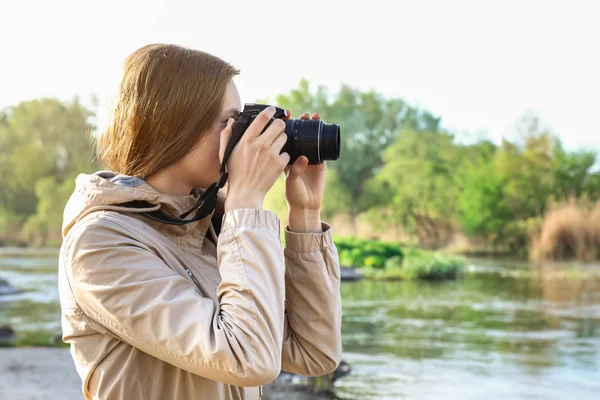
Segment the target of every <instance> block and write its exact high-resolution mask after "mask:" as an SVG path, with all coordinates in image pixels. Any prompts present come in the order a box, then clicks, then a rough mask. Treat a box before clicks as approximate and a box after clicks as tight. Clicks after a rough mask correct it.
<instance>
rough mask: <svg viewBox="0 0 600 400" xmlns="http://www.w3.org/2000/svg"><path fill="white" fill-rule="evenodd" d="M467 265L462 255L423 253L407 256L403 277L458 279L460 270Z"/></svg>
mask: <svg viewBox="0 0 600 400" xmlns="http://www.w3.org/2000/svg"><path fill="white" fill-rule="evenodd" d="M464 266H465V260H464V259H463V258H460V257H455V256H448V255H443V254H440V253H422V254H421V255H419V256H415V257H410V258H407V259H406V260H405V262H404V268H403V269H402V276H403V279H406V280H414V279H426V280H446V279H456V277H457V275H458V273H459V271H460V270H461V269H462V268H463V267H464Z"/></svg>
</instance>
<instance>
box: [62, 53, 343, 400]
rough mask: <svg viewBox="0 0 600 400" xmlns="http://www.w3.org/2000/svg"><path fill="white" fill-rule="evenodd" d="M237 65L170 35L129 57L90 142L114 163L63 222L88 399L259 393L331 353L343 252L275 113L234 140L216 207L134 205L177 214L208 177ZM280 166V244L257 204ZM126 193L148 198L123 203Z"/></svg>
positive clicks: (79, 191)
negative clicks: (104, 124)
mask: <svg viewBox="0 0 600 400" xmlns="http://www.w3.org/2000/svg"><path fill="white" fill-rule="evenodd" d="M237 73H238V71H237V70H236V69H234V68H233V67H232V66H231V65H229V64H227V63H225V62H224V61H222V60H221V59H219V58H217V57H214V56H212V55H209V54H206V53H203V52H200V51H196V50H190V49H187V48H183V47H179V46H173V45H162V44H155V45H149V46H146V47H143V48H141V49H139V50H137V51H135V52H134V53H133V54H131V55H130V56H129V57H128V58H127V60H126V62H125V70H124V76H123V80H122V82H121V86H120V92H119V99H118V103H117V105H116V110H115V113H114V117H113V120H112V121H111V124H110V126H109V127H108V129H107V130H106V131H105V132H104V133H103V134H102V135H101V137H100V138H99V141H98V154H99V157H100V158H101V160H102V161H103V162H104V163H105V164H106V165H107V167H108V168H109V169H110V170H111V171H112V172H109V171H100V172H97V173H95V174H91V175H84V174H81V175H79V176H78V177H77V180H76V184H77V186H76V189H75V191H74V193H73V195H72V197H71V198H70V200H69V202H68V204H67V206H66V208H65V215H64V223H63V238H64V241H63V245H62V248H61V254H60V265H59V270H60V272H59V289H60V300H61V309H62V327H63V340H64V341H65V342H67V343H70V344H71V354H72V356H73V360H74V361H75V365H76V367H77V371H78V373H79V375H80V376H81V378H82V381H83V394H84V396H85V398H86V399H127V400H130V399H144V400H151V399H161V400H162V399H258V398H260V396H261V391H260V388H259V386H260V385H262V384H265V383H267V382H269V381H271V380H273V379H274V378H275V377H277V375H278V374H279V372H280V370H281V369H284V370H286V371H291V372H295V373H299V374H304V375H322V374H327V373H330V372H332V371H333V370H334V369H335V368H336V366H337V364H338V363H339V361H340V357H341V339H340V329H341V306H340V304H341V301H340V293H339V276H340V274H339V262H338V256H337V252H336V249H335V247H334V245H333V241H332V232H331V227H330V226H329V225H327V224H325V223H322V222H321V220H320V213H319V209H320V205H321V199H322V196H323V189H324V175H325V168H324V166H322V165H321V166H308V165H307V164H308V160H307V159H306V158H305V157H301V158H299V159H298V160H297V161H296V162H295V163H294V165H293V166H291V168H289V167H286V166H287V164H288V162H289V155H288V154H286V153H282V154H280V151H281V149H282V148H283V145H284V143H285V141H286V136H285V133H284V132H283V130H284V123H283V122H282V121H279V120H277V121H275V122H274V123H272V124H271V125H270V126H269V128H268V129H267V130H266V131H265V132H264V134H262V135H260V132H261V131H262V130H263V128H264V127H265V126H266V123H267V121H268V120H269V119H270V117H271V116H272V115H273V110H271V109H267V110H265V111H264V112H263V113H262V114H261V115H260V116H259V117H257V118H256V120H255V121H254V122H253V123H252V125H251V126H250V127H249V128H248V130H247V131H246V133H245V134H244V136H243V138H242V140H241V141H240V142H239V144H238V145H237V146H236V148H235V150H234V151H233V153H232V155H231V157H230V159H229V161H228V163H227V171H228V173H229V180H228V185H227V186H228V188H227V195H226V196H224V195H221V196H220V197H219V202H218V204H217V209H216V210H215V211H214V212H213V213H212V215H211V216H209V217H206V218H204V219H201V220H198V221H195V222H192V223H188V224H184V225H173V224H164V223H161V222H158V221H155V220H153V219H151V218H148V216H147V215H145V214H143V213H144V212H148V211H154V210H157V209H160V210H161V211H162V212H164V213H165V214H168V215H169V216H170V217H178V216H180V215H182V213H184V211H187V210H188V209H189V208H190V207H192V206H193V205H194V203H195V202H196V199H197V197H198V196H199V195H200V194H201V193H202V191H203V190H202V189H200V188H206V187H207V186H209V185H210V184H211V183H213V182H214V181H216V179H217V177H218V175H219V166H220V158H221V157H222V156H223V151H224V148H225V146H226V144H227V142H228V139H229V137H230V135H231V132H232V123H233V119H232V118H231V117H233V116H235V115H236V114H237V113H239V111H240V108H241V103H240V99H239V95H238V92H237V89H236V86H235V84H234V83H233V81H232V78H233V77H234V76H235V75H236V74H237ZM302 118H308V115H307V114H305V115H303V116H302ZM313 118H319V116H318V114H315V115H313ZM282 172H285V174H286V200H287V202H288V205H289V226H288V227H287V228H286V229H285V238H286V247H285V249H282V247H281V241H280V237H279V232H280V226H279V220H278V219H277V217H276V215H275V214H273V213H272V212H269V211H265V210H263V209H262V206H263V199H264V196H265V194H266V193H267V191H268V190H269V189H270V188H271V186H272V185H273V183H274V182H275V180H276V179H277V177H278V176H279V175H280V174H281V173H282ZM136 200H139V201H143V202H146V203H143V204H146V206H142V207H140V208H128V207H124V206H121V205H120V204H123V203H127V202H131V201H136ZM147 203H151V205H152V206H151V207H148V206H147ZM193 217H194V213H192V214H191V215H189V216H188V217H187V218H186V219H192V218H193ZM221 223H222V224H221Z"/></svg>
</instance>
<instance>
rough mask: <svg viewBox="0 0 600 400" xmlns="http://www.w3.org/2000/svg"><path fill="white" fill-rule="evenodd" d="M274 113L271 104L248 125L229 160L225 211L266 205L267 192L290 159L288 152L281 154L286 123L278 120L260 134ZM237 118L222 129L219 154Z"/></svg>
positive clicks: (220, 154) (227, 140)
mask: <svg viewBox="0 0 600 400" xmlns="http://www.w3.org/2000/svg"><path fill="white" fill-rule="evenodd" d="M274 114H275V109H274V108H272V107H269V108H267V109H265V110H263V111H262V112H261V113H260V114H259V115H258V116H257V117H256V118H255V119H254V121H252V124H250V126H249V127H248V129H247V130H246V132H244V135H243V136H242V138H241V139H240V141H239V143H238V144H237V145H236V146H235V149H234V150H233V152H232V153H231V157H229V160H228V162H227V173H228V174H229V176H228V189H227V199H226V200H225V212H228V211H231V210H235V209H237V208H257V209H261V208H262V207H263V201H264V198H265V194H266V193H267V192H268V191H269V189H271V186H273V184H274V183H275V181H276V180H277V177H278V176H279V175H281V172H282V171H283V170H284V169H285V167H286V166H287V165H288V163H289V161H290V156H289V154H288V153H281V154H280V152H281V149H282V148H283V146H284V145H285V143H286V141H287V136H286V135H285V133H284V130H285V123H284V122H283V121H282V120H280V119H276V120H274V121H273V123H272V124H271V125H269V128H267V130H266V131H265V132H264V133H263V134H262V135H261V132H262V131H263V129H264V128H265V126H266V125H267V123H268V122H269V121H270V120H271V118H272V117H273V115H274ZM234 122H235V121H234V120H233V118H231V119H230V120H229V122H228V123H227V126H226V127H225V129H224V130H223V131H222V132H221V143H220V150H219V157H220V159H221V161H222V160H223V154H224V152H225V148H226V147H227V143H228V142H229V139H230V138H231V133H232V127H233V123H234Z"/></svg>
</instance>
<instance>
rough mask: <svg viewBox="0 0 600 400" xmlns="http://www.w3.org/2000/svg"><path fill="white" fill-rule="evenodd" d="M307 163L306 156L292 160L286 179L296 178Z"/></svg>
mask: <svg viewBox="0 0 600 400" xmlns="http://www.w3.org/2000/svg"><path fill="white" fill-rule="evenodd" d="M307 165H308V158H306V157H305V156H300V157H298V159H297V160H296V161H294V164H292V167H291V168H290V172H289V174H288V177H287V179H288V180H294V179H297V178H298V177H299V176H300V175H302V173H303V172H304V170H305V169H306V166H307Z"/></svg>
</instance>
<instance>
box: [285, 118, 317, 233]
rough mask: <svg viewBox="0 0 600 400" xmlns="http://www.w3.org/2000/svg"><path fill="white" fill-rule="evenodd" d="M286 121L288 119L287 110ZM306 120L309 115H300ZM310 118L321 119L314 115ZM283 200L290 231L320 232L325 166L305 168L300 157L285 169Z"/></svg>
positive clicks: (304, 160)
mask: <svg viewBox="0 0 600 400" xmlns="http://www.w3.org/2000/svg"><path fill="white" fill-rule="evenodd" d="M287 118H288V119H289V118H291V113H290V112H289V111H288V115H287ZM300 118H301V119H309V115H308V113H304V114H302V115H301V116H300ZM312 119H321V117H320V116H319V113H314V114H313V115H312ZM285 178H286V181H285V199H286V201H287V203H288V213H289V214H288V220H289V229H290V230H291V231H293V232H321V231H322V228H321V203H322V201H323V191H324V189H325V164H324V163H323V164H320V165H308V158H306V157H305V156H300V157H298V159H297V160H296V161H295V162H294V164H293V165H291V166H288V167H286V168H285Z"/></svg>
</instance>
